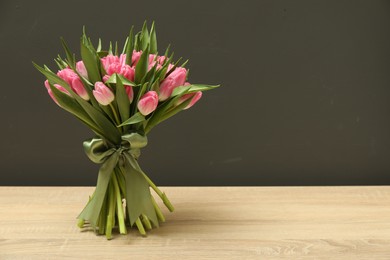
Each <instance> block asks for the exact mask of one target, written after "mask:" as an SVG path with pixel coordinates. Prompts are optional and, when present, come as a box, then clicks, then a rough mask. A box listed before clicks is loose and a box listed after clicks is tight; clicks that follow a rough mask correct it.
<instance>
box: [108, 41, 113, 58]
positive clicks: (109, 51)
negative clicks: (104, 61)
mask: <svg viewBox="0 0 390 260" xmlns="http://www.w3.org/2000/svg"><path fill="white" fill-rule="evenodd" d="M108 54H110V55H112V54H113V53H112V42H111V41H110V46H109V48H108Z"/></svg>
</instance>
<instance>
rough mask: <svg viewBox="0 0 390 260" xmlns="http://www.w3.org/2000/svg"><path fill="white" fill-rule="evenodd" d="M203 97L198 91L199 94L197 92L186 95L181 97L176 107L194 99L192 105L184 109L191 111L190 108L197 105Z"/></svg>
mask: <svg viewBox="0 0 390 260" xmlns="http://www.w3.org/2000/svg"><path fill="white" fill-rule="evenodd" d="M201 97H202V92H201V91H198V92H195V93H190V94H185V95H183V96H181V97H180V99H179V101H178V102H177V103H176V105H179V104H181V103H183V102H184V101H186V100H188V99H190V98H192V99H191V101H190V103H189V104H188V105H187V106H186V107H185V108H183V109H189V108H190V107H192V106H193V105H195V103H196V102H198V101H199V99H200V98H201Z"/></svg>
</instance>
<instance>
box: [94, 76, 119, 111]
mask: <svg viewBox="0 0 390 260" xmlns="http://www.w3.org/2000/svg"><path fill="white" fill-rule="evenodd" d="M92 93H93V95H94V97H95V98H96V100H97V102H99V104H101V105H103V106H107V105H109V104H110V103H111V102H112V101H114V98H115V97H114V93H112V91H111V90H110V89H109V88H108V87H107V86H106V85H104V84H103V82H100V81H98V82H96V83H95V89H94V90H93V91H92Z"/></svg>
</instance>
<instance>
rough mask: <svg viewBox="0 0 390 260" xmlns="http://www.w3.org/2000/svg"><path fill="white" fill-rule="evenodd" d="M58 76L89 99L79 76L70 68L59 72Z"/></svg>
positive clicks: (82, 96)
mask: <svg viewBox="0 0 390 260" xmlns="http://www.w3.org/2000/svg"><path fill="white" fill-rule="evenodd" d="M57 76H58V77H60V78H61V79H63V80H65V81H66V83H68V85H69V86H70V87H71V88H72V90H73V91H74V92H76V94H77V95H79V96H80V97H81V98H82V99H84V100H89V95H88V92H87V90H86V89H85V88H84V85H83V83H82V82H81V79H80V78H79V76H78V75H77V74H76V73H75V72H74V71H73V70H72V69H69V68H65V69H63V70H60V71H58V72H57Z"/></svg>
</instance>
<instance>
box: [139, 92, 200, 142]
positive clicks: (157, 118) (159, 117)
mask: <svg viewBox="0 0 390 260" xmlns="http://www.w3.org/2000/svg"><path fill="white" fill-rule="evenodd" d="M194 97H195V96H193V97H192V98H189V99H187V100H186V101H184V102H182V103H181V104H179V105H177V106H173V107H172V108H171V109H169V110H167V111H164V112H163V113H161V114H159V115H153V117H152V118H151V119H150V120H149V121H148V123H147V125H146V126H145V134H148V133H149V132H150V130H151V129H152V128H153V127H155V126H156V125H158V124H160V123H161V122H163V121H165V120H167V119H168V118H170V117H172V116H174V115H176V114H177V113H179V112H180V111H182V110H183V109H184V108H185V107H186V106H188V105H189V104H190V103H191V100H192V99H193V98H194ZM175 102H176V100H175Z"/></svg>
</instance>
